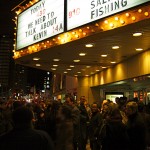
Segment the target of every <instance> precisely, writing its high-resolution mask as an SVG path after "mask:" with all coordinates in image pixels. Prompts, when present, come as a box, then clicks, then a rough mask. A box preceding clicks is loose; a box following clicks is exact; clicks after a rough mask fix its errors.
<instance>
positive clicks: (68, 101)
mask: <svg viewBox="0 0 150 150" xmlns="http://www.w3.org/2000/svg"><path fill="white" fill-rule="evenodd" d="M65 105H67V106H69V107H70V108H71V110H72V111H71V115H72V116H71V117H72V121H73V147H74V150H81V139H80V138H81V136H80V111H79V109H78V107H77V105H76V104H75V101H74V98H73V96H71V95H70V94H67V95H66V96H65Z"/></svg>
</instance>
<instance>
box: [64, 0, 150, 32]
mask: <svg viewBox="0 0 150 150" xmlns="http://www.w3.org/2000/svg"><path fill="white" fill-rule="evenodd" d="M146 2H149V0H67V29H68V30H70V29H73V28H76V27H79V26H81V25H84V24H87V23H89V22H92V21H95V20H98V19H101V18H104V17H107V16H110V15H112V14H115V13H117V12H121V11H123V10H126V9H129V8H132V7H135V6H138V5H140V4H143V3H146Z"/></svg>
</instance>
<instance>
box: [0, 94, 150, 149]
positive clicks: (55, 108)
mask: <svg viewBox="0 0 150 150" xmlns="http://www.w3.org/2000/svg"><path fill="white" fill-rule="evenodd" d="M87 143H89V144H90V149H91V150H146V149H148V148H149V146H150V114H149V109H148V107H146V106H145V105H144V103H143V102H141V101H139V100H138V99H133V100H127V98H126V97H120V98H119V97H116V99H115V103H114V102H112V101H110V100H103V101H102V102H101V103H96V102H94V103H92V104H90V105H89V104H88V103H87V101H86V98H85V96H82V97H80V100H79V103H77V102H76V101H75V100H74V97H73V96H72V95H70V94H67V95H66V96H65V102H64V103H61V101H57V100H53V101H49V102H44V101H40V102H38V103H36V102H31V103H26V102H25V101H19V100H17V101H11V102H9V101H8V102H0V150H10V149H11V150H20V149H22V150H27V149H28V150H30V149H32V150H86V145H87Z"/></svg>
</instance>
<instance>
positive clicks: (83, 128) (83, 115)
mask: <svg viewBox="0 0 150 150" xmlns="http://www.w3.org/2000/svg"><path fill="white" fill-rule="evenodd" d="M85 101H86V99H85V96H81V97H80V105H79V107H78V108H79V110H80V135H81V138H80V139H81V150H86V144H87V140H88V131H87V129H88V128H87V123H88V122H89V115H88V112H87V110H86V107H85ZM79 150H80V149H79Z"/></svg>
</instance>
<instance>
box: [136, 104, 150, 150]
mask: <svg viewBox="0 0 150 150" xmlns="http://www.w3.org/2000/svg"><path fill="white" fill-rule="evenodd" d="M137 104H138V112H139V113H140V115H141V116H142V118H143V119H144V122H145V125H146V144H147V149H148V148H149V149H150V114H148V113H146V106H145V105H144V103H143V102H142V101H139V102H138V103H137Z"/></svg>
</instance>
